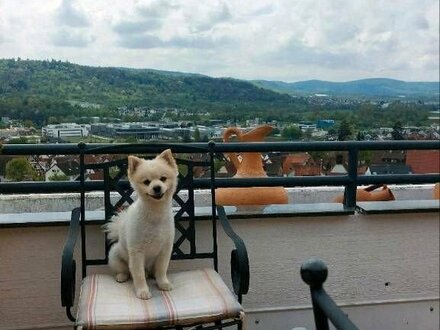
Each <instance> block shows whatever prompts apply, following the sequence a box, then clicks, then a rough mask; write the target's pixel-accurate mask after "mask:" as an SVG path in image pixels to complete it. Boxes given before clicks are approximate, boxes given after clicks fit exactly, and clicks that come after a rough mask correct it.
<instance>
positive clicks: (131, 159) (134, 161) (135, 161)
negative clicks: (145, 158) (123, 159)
mask: <svg viewBox="0 0 440 330" xmlns="http://www.w3.org/2000/svg"><path fill="white" fill-rule="evenodd" d="M140 163H141V159H140V158H137V157H136V156H128V174H130V173H131V174H132V173H134V172H135V171H136V169H137V167H138V166H139V164H140Z"/></svg>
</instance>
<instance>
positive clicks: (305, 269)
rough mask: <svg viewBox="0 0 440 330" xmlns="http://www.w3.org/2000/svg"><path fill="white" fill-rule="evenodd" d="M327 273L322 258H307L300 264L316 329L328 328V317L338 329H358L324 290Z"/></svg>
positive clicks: (324, 329) (326, 329)
mask: <svg viewBox="0 0 440 330" xmlns="http://www.w3.org/2000/svg"><path fill="white" fill-rule="evenodd" d="M327 275H328V270H327V266H326V265H325V263H324V262H323V261H322V260H319V259H309V260H307V261H306V262H304V263H303V264H302V266H301V277H302V279H303V281H304V282H306V283H307V284H308V285H309V286H310V292H311V296H312V305H313V314H314V316H315V324H316V329H317V330H328V329H329V325H328V320H329V319H330V321H331V322H332V324H333V325H334V326H335V328H336V329H338V330H359V329H358V328H357V327H356V325H355V324H354V323H353V322H352V321H350V319H349V318H348V316H347V315H346V314H345V313H344V312H343V311H342V310H341V309H340V308H339V307H338V306H337V305H336V304H335V302H334V301H333V299H332V298H331V297H330V296H329V295H328V294H327V292H325V290H324V288H323V284H324V282H325V280H326V279H327Z"/></svg>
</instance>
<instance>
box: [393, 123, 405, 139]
mask: <svg viewBox="0 0 440 330" xmlns="http://www.w3.org/2000/svg"><path fill="white" fill-rule="evenodd" d="M391 136H392V137H393V140H404V139H405V138H404V136H403V127H402V122H401V121H397V122H395V123H394V126H393V131H392V132H391Z"/></svg>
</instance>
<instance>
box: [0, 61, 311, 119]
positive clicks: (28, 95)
mask: <svg viewBox="0 0 440 330" xmlns="http://www.w3.org/2000/svg"><path fill="white" fill-rule="evenodd" d="M0 97H1V100H2V103H0V112H1V114H2V115H7V114H9V115H11V113H10V112H11V111H13V109H12V108H14V107H16V108H17V107H18V108H22V109H23V108H26V109H27V111H32V109H31V108H30V107H28V106H26V105H29V103H35V104H38V103H45V105H46V107H47V106H49V107H55V108H61V107H66V105H65V104H66V103H69V104H78V103H83V104H84V103H85V104H94V105H99V106H100V107H101V110H102V109H108V110H109V111H110V110H114V109H116V108H117V107H120V106H127V107H129V108H130V107H135V106H143V107H173V108H180V109H187V110H191V111H195V112H197V111H213V112H219V113H220V115H221V114H222V113H223V115H226V113H227V112H229V115H230V112H231V111H234V114H236V113H237V111H238V112H240V113H242V114H243V116H245V112H246V110H250V109H252V110H253V111H254V114H253V116H254V115H255V112H256V113H258V112H266V111H270V110H271V109H273V110H274V111H281V110H284V111H285V110H293V109H294V108H296V107H297V106H298V105H300V104H304V103H305V101H303V100H299V99H295V98H292V97H291V96H288V95H283V94H280V93H276V92H274V91H271V90H266V89H263V88H260V87H257V86H255V85H253V84H251V83H249V82H246V81H241V80H236V79H230V78H211V77H208V76H203V75H197V74H185V73H178V72H167V71H158V70H146V69H126V68H106V67H89V66H81V65H76V64H71V63H66V62H61V61H30V60H25V61H24V60H13V59H12V60H11V59H9V60H8V59H3V60H0ZM26 102H27V103H26ZM8 103H9V104H8ZM60 111H62V109H60ZM46 112H47V111H46ZM49 112H50V111H49ZM95 112H96V111H95ZM48 115H51V114H50V113H49V114H48ZM34 120H35V118H34ZM37 121H38V119H37Z"/></svg>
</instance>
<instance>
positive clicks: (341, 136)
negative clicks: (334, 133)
mask: <svg viewBox="0 0 440 330" xmlns="http://www.w3.org/2000/svg"><path fill="white" fill-rule="evenodd" d="M352 134H353V129H352V127H351V125H350V123H349V122H348V121H347V120H345V119H343V120H342V121H341V124H340V125H339V130H338V140H339V141H346V140H348V139H350V137H351V136H352Z"/></svg>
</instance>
